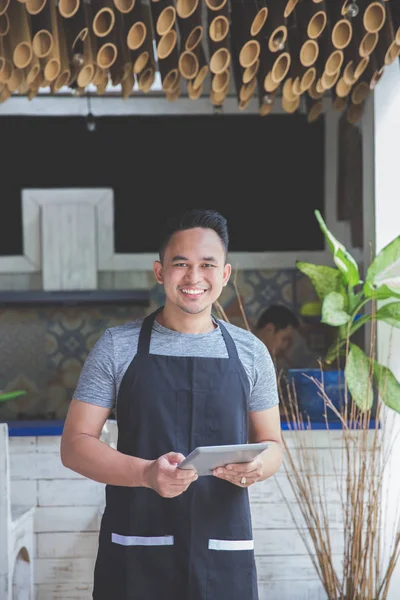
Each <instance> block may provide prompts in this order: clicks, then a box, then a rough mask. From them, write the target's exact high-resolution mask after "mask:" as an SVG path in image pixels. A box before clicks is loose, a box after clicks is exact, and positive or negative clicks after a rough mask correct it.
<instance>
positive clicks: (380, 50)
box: [373, 13, 396, 68]
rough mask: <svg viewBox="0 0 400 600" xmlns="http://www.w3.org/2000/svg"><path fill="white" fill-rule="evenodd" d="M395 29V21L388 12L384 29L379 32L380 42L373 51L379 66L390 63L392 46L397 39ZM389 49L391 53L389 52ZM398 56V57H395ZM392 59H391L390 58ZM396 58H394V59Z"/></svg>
mask: <svg viewBox="0 0 400 600" xmlns="http://www.w3.org/2000/svg"><path fill="white" fill-rule="evenodd" d="M395 37H396V35H395V30H394V26H393V21H392V17H391V14H390V13H388V15H387V18H386V19H385V22H384V24H383V27H382V29H381V30H380V32H379V36H378V42H377V44H376V47H375V50H374V51H373V54H374V56H375V57H376V60H377V62H378V67H379V68H380V67H382V66H383V65H387V64H390V62H388V59H389V55H390V50H389V49H390V48H391V46H392V44H393V43H396V40H395ZM388 51H389V54H388ZM394 58H396V57H394ZM389 60H390V59H389ZM393 60H394V59H393Z"/></svg>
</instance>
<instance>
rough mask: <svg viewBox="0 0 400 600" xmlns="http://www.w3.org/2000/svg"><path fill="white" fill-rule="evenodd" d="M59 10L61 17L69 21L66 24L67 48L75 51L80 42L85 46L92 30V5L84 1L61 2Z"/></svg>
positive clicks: (61, 0) (68, 0)
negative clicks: (85, 41) (84, 43)
mask: <svg viewBox="0 0 400 600" xmlns="http://www.w3.org/2000/svg"><path fill="white" fill-rule="evenodd" d="M58 10H59V12H60V15H61V16H62V17H63V18H64V19H67V23H65V24H64V31H65V39H66V44H67V47H68V48H69V49H71V50H74V49H75V48H76V47H77V46H78V44H79V42H81V44H83V42H84V40H85V38H86V36H87V35H88V33H89V29H90V30H91V27H92V21H93V15H92V11H91V5H89V4H87V3H86V2H84V1H83V0H59V4H58Z"/></svg>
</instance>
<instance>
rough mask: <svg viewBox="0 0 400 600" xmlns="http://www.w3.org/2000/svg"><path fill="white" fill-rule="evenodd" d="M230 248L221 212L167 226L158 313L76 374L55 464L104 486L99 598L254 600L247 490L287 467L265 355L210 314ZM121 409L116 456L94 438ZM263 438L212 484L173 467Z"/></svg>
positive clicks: (108, 343)
mask: <svg viewBox="0 0 400 600" xmlns="http://www.w3.org/2000/svg"><path fill="white" fill-rule="evenodd" d="M143 226H145V224H144V225H143ZM147 226H148V227H152V223H148V225H147ZM227 252H228V229H227V223H226V219H225V218H224V217H223V216H222V215H221V214H220V213H218V212H216V211H210V210H195V209H193V210H189V211H185V212H184V213H183V214H179V215H176V216H174V217H172V218H171V220H170V221H168V223H167V224H166V225H165V230H164V233H163V237H162V239H161V240H160V250H159V259H158V260H156V261H155V262H154V274H155V277H156V280H157V282H158V283H159V284H160V285H162V286H163V288H164V291H165V296H166V299H165V304H164V306H162V307H160V308H159V309H157V310H156V311H154V312H152V313H151V314H150V315H148V316H147V317H145V318H144V319H137V320H136V321H132V322H129V323H126V324H125V325H122V326H118V327H111V328H109V329H107V330H106V331H105V333H104V334H103V336H102V337H101V338H100V340H99V341H98V342H97V344H96V345H95V346H94V348H93V349H92V350H91V352H90V353H89V355H88V357H87V359H86V361H85V364H84V366H83V369H82V371H81V374H80V379H79V382H78V386H77V388H76V390H75V393H74V395H73V399H72V401H71V404H70V406H69V410H68V415H67V418H66V421H65V425H64V430H63V434H62V439H61V460H62V463H63V464H64V466H66V467H68V468H70V469H72V470H73V471H76V472H77V473H80V474H81V475H84V476H85V477H88V478H90V479H93V480H95V481H100V482H102V483H105V484H107V485H106V508H105V511H104V514H103V517H102V522H101V528H100V535H99V547H98V554H97V560H96V565H95V570H94V590H93V598H94V600H159V599H160V598H162V599H163V600H258V591H257V571H256V564H255V558H254V541H253V533H252V521H251V511H250V503H249V495H248V488H249V486H251V485H253V484H256V483H257V482H260V481H263V480H265V479H267V478H269V477H271V476H272V475H274V474H275V473H276V471H278V469H279V468H280V466H281V463H282V438H281V423H280V414H279V398H278V392H277V380H276V373H275V368H274V365H273V362H272V360H271V357H270V355H269V353H268V350H267V348H266V347H265V345H264V344H263V343H262V342H261V341H260V340H259V339H257V337H256V336H255V335H254V334H253V333H251V332H250V331H247V330H244V329H241V328H240V327H236V326H235V325H232V324H229V323H224V322H222V321H220V320H217V319H215V318H214V317H213V315H212V307H213V304H214V303H215V302H216V301H217V299H218V298H219V296H220V295H221V292H222V289H223V287H224V286H225V285H226V284H227V283H228V281H229V278H230V275H231V265H230V264H229V263H228V262H227ZM113 408H115V410H116V416H117V428H118V445H117V448H116V449H114V448H111V447H110V446H108V445H107V444H105V443H103V442H102V441H100V439H99V437H100V435H101V431H102V428H103V426H104V424H105V422H106V420H107V418H108V417H109V415H110V411H111V410H113ZM264 441H269V442H271V444H270V446H269V448H268V449H267V450H265V451H264V452H262V453H261V454H260V455H259V456H258V457H257V458H255V459H254V460H253V461H251V462H249V463H239V464H232V465H226V467H221V468H218V469H216V470H214V471H213V474H212V475H210V476H202V477H198V476H197V473H196V471H195V470H188V471H184V470H181V469H179V468H177V465H178V464H179V463H180V462H182V460H184V458H185V456H187V455H188V454H189V453H190V452H191V451H192V450H193V449H194V448H196V447H197V446H212V445H224V444H243V443H249V442H250V443H251V442H264Z"/></svg>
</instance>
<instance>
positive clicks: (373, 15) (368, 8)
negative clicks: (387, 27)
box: [360, 0, 386, 33]
mask: <svg viewBox="0 0 400 600" xmlns="http://www.w3.org/2000/svg"><path fill="white" fill-rule="evenodd" d="M360 15H362V19H363V25H364V28H365V30H366V31H368V32H369V33H378V31H380V30H381V29H382V27H383V24H384V22H385V19H386V8H385V5H384V4H383V3H382V2H370V3H369V4H367V3H366V2H365V0H362V1H361V6H360Z"/></svg>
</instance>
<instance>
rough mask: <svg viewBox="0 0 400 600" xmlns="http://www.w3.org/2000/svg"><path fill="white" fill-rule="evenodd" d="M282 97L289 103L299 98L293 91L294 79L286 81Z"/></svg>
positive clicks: (289, 78) (288, 78)
mask: <svg viewBox="0 0 400 600" xmlns="http://www.w3.org/2000/svg"><path fill="white" fill-rule="evenodd" d="M282 96H283V97H284V98H286V100H287V101H288V102H293V101H294V100H295V98H297V95H296V94H295V93H294V91H293V79H292V78H291V77H287V78H286V79H285V83H284V84H283V86H282Z"/></svg>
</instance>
